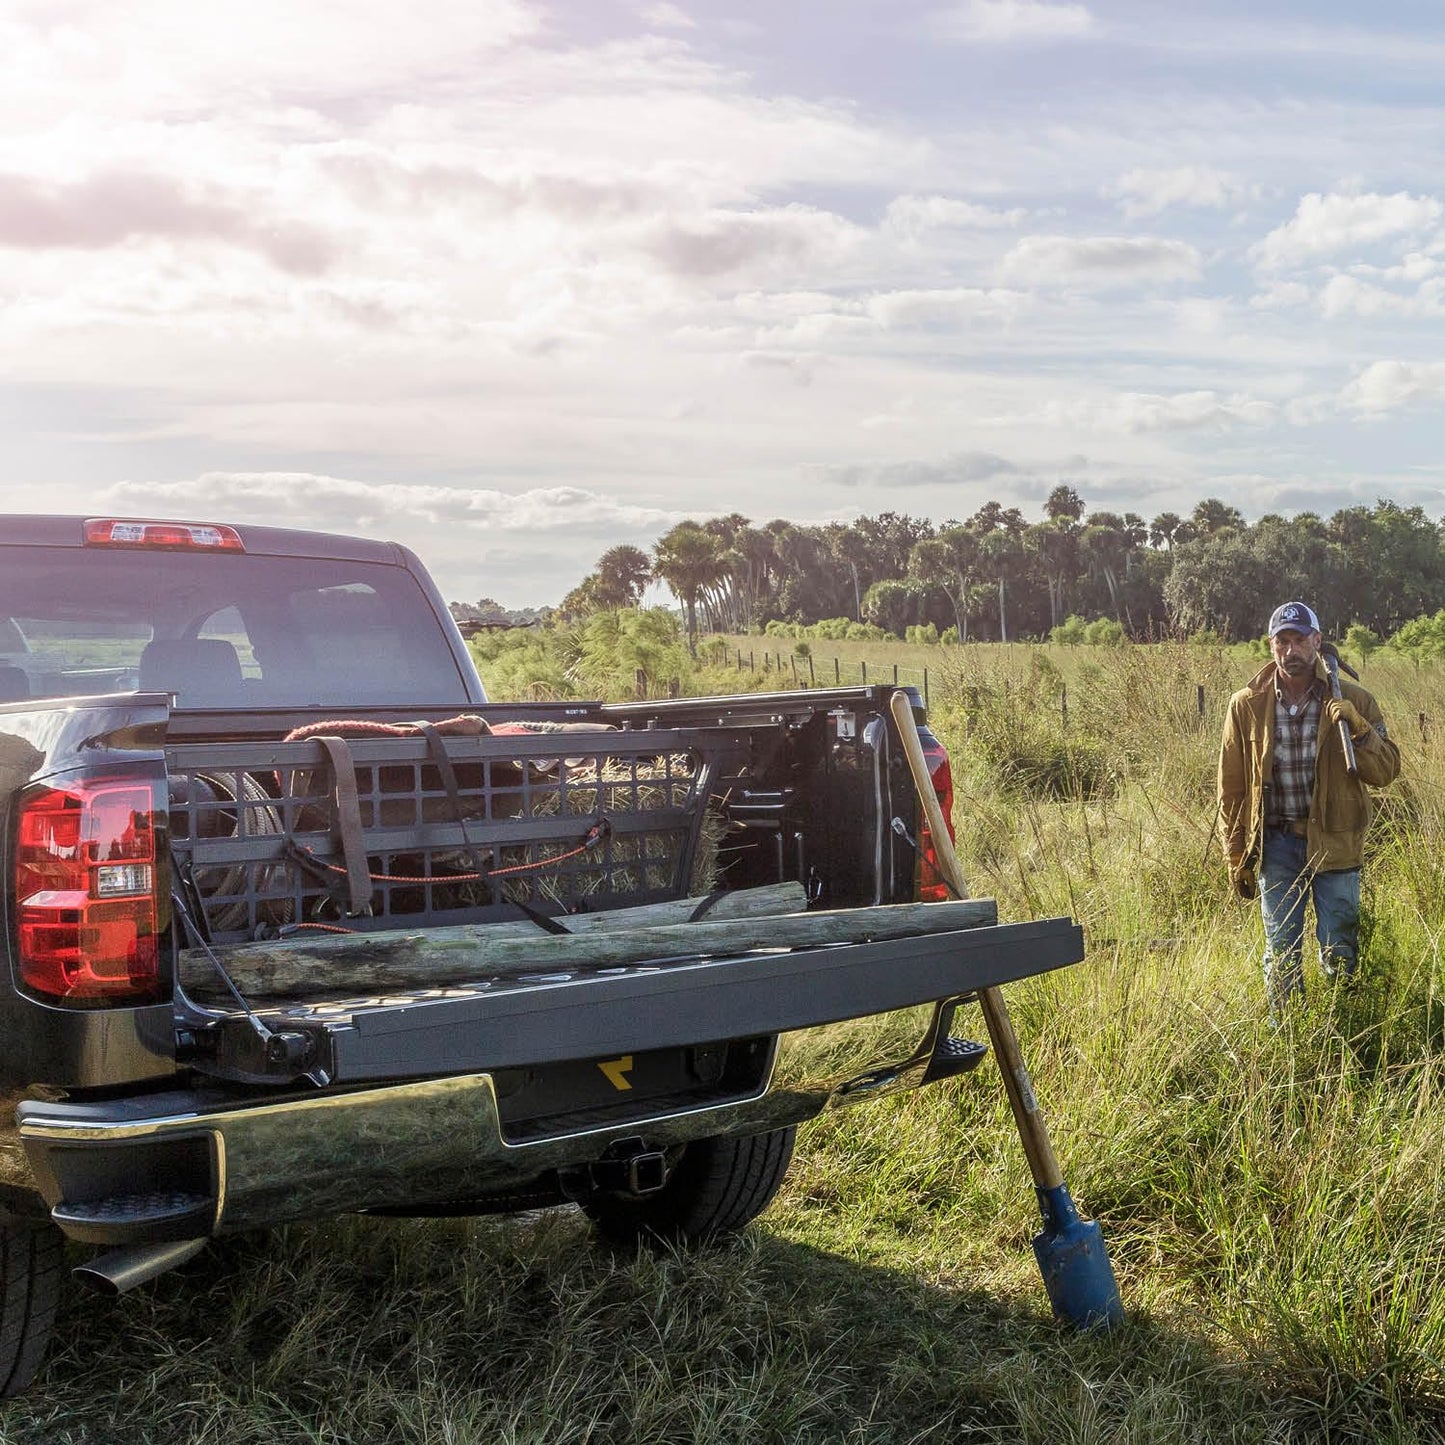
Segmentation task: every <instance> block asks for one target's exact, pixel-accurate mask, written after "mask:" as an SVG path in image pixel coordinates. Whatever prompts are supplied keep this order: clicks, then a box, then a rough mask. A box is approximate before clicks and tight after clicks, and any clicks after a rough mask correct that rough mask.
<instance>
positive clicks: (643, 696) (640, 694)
mask: <svg viewBox="0 0 1445 1445" xmlns="http://www.w3.org/2000/svg"><path fill="white" fill-rule="evenodd" d="M632 680H633V681H634V682H635V683H636V684H637V700H638V702H645V701H646V700H647V673H646V671H645V670H644V669H643V668H640V667H639V668H638V669H637V671H636V672H634V673H633V675H632Z"/></svg>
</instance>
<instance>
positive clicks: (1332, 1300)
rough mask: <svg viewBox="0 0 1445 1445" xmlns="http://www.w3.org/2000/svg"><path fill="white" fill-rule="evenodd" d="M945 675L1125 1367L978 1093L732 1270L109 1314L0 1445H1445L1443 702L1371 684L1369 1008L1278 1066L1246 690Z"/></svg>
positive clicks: (929, 1117) (417, 1283)
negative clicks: (1248, 799) (1047, 947)
mask: <svg viewBox="0 0 1445 1445" xmlns="http://www.w3.org/2000/svg"><path fill="white" fill-rule="evenodd" d="M870 646H872V645H870ZM930 651H931V652H933V655H934V656H938V655H939V653H940V652H942V650H930ZM954 651H955V652H956V653H957V654H958V656H956V657H955V658H953V659H952V665H951V666H949V667H942V666H941V671H940V680H939V681H936V682H935V684H934V701H935V727H936V728H937V729H938V730H939V731H940V733H941V734H942V735H943V736H944V737H945V739H946V740H947V741H948V742H949V744H950V746H951V747H952V749H953V753H954V759H955V764H956V775H957V784H958V800H957V805H956V813H955V816H956V820H957V823H958V827H959V839H960V847H961V852H962V857H963V863H964V867H965V870H966V871H967V873H968V875H969V877H970V881H971V883H972V885H973V888H974V891H975V892H978V893H991V894H993V895H995V896H996V897H997V898H998V900H999V906H1000V913H1001V916H1002V917H1004V918H1005V919H1010V918H1024V917H1033V916H1045V915H1051V914H1056V913H1068V914H1071V915H1073V916H1074V917H1076V918H1078V919H1079V920H1080V921H1081V922H1082V923H1083V924H1084V927H1085V930H1086V937H1087V939H1088V944H1089V956H1088V959H1087V960H1086V962H1085V963H1083V964H1081V965H1079V966H1077V967H1075V968H1071V969H1066V970H1063V971H1061V972H1059V973H1057V974H1053V975H1049V976H1047V977H1043V978H1039V979H1035V980H1031V981H1028V982H1026V983H1025V984H1022V985H1019V986H1015V987H1011V988H1010V989H1009V990H1008V997H1009V1001H1010V1005H1011V1008H1012V1012H1013V1016H1014V1020H1015V1024H1016V1026H1017V1028H1018V1031H1019V1035H1020V1039H1021V1042H1022V1046H1023V1050H1024V1055H1025V1058H1026V1059H1027V1060H1028V1061H1029V1064H1030V1067H1031V1069H1032V1071H1033V1074H1034V1081H1035V1085H1036V1087H1037V1090H1038V1092H1039V1095H1040V1097H1041V1099H1042V1101H1043V1103H1044V1107H1045V1109H1046V1112H1047V1113H1048V1115H1049V1119H1050V1125H1051V1128H1052V1131H1053V1134H1054V1138H1055V1142H1056V1145H1057V1147H1058V1150H1059V1153H1060V1155H1061V1159H1062V1162H1063V1166H1064V1173H1065V1177H1066V1178H1067V1180H1068V1182H1069V1184H1070V1186H1071V1188H1072V1190H1073V1192H1074V1194H1075V1196H1076V1198H1077V1199H1078V1200H1079V1202H1080V1204H1081V1206H1082V1207H1083V1208H1084V1209H1085V1210H1086V1211H1087V1212H1088V1213H1090V1214H1092V1215H1093V1216H1094V1217H1096V1218H1098V1219H1099V1220H1100V1221H1101V1222H1102V1224H1103V1227H1104V1231H1105V1236H1106V1239H1107V1242H1108V1246H1109V1250H1110V1253H1111V1256H1112V1259H1113V1262H1114V1265H1115V1269H1116V1272H1117V1274H1118V1278H1119V1283H1120V1287H1121V1290H1122V1292H1123V1296H1124V1300H1125V1303H1126V1305H1127V1307H1128V1309H1129V1312H1130V1323H1129V1325H1128V1326H1127V1327H1126V1328H1125V1329H1123V1330H1122V1331H1120V1332H1118V1333H1116V1334H1114V1335H1111V1336H1107V1337H1094V1336H1090V1337H1080V1336H1076V1335H1073V1334H1070V1333H1068V1332H1067V1331H1064V1330H1062V1329H1060V1328H1059V1327H1058V1326H1057V1325H1055V1324H1054V1322H1053V1321H1052V1320H1051V1319H1050V1317H1049V1313H1048V1307H1047V1302H1046V1300H1045V1297H1044V1294H1043V1290H1042V1287H1041V1284H1040V1281H1039V1277H1038V1272H1037V1269H1036V1266H1035V1264H1034V1259H1033V1254H1032V1250H1031V1248H1030V1239H1031V1236H1032V1234H1033V1233H1034V1232H1035V1230H1036V1229H1037V1227H1038V1223H1037V1221H1038V1213H1037V1206H1036V1204H1035V1201H1034V1198H1033V1193H1032V1189H1031V1188H1030V1185H1029V1181H1028V1177H1027V1172H1026V1168H1025V1165H1024V1161H1023V1156H1022V1153H1021V1151H1020V1148H1019V1145H1018V1140H1017V1136H1016V1134H1015V1132H1014V1128H1013V1124H1012V1120H1011V1118H1010V1116H1009V1113H1008V1109H1007V1105H1006V1103H1005V1100H1004V1097H1003V1092H1002V1089H1001V1088H1000V1086H999V1082H998V1078H997V1073H996V1071H995V1069H994V1066H993V1064H992V1062H986V1063H985V1064H984V1065H983V1067H982V1068H981V1069H980V1070H979V1071H978V1072H977V1073H975V1074H974V1075H972V1076H970V1077H968V1078H966V1079H963V1080H959V1081H957V1082H955V1083H951V1084H945V1085H940V1086H936V1087H933V1088H930V1089H928V1090H924V1091H921V1092H918V1093H914V1094H908V1095H901V1096H894V1097H891V1098H886V1099H882V1100H878V1101H876V1102H874V1103H871V1104H867V1105H862V1106H859V1107H857V1108H853V1109H847V1110H839V1111H836V1112H833V1113H831V1114H829V1115H828V1116H826V1117H825V1118H823V1119H820V1120H818V1121H816V1122H815V1123H813V1124H812V1125H810V1126H808V1127H807V1128H805V1129H804V1130H803V1131H802V1133H801V1135H800V1145H799V1152H798V1156H797V1159H796V1161H795V1164H794V1167H793V1170H792V1172H791V1173H790V1175H789V1179H788V1182H787V1184H786V1185H785V1188H784V1191H783V1193H782V1195H781V1196H780V1197H779V1199H778V1201H777V1202H776V1203H775V1204H774V1206H773V1207H772V1208H771V1209H770V1210H769V1211H768V1212H767V1214H765V1215H764V1216H763V1218H762V1220H760V1221H759V1223H758V1224H756V1225H755V1226H753V1227H752V1228H751V1229H750V1230H749V1231H748V1232H747V1234H746V1236H745V1237H744V1238H743V1239H742V1240H741V1241H740V1242H738V1243H737V1244H735V1245H733V1246H731V1247H727V1248H718V1249H711V1250H707V1251H703V1252H700V1253H698V1254H696V1255H693V1256H691V1257H687V1256H682V1255H678V1254H673V1253H666V1252H664V1253H661V1254H641V1255H637V1254H631V1253H621V1254H618V1253H611V1252H608V1251H606V1250H604V1249H602V1248H600V1247H599V1246H597V1245H596V1244H595V1242H594V1241H593V1240H592V1238H591V1236H590V1235H589V1233H588V1231H587V1229H586V1227H585V1224H584V1222H583V1220H582V1219H581V1218H580V1216H578V1215H577V1214H575V1213H572V1212H553V1213H551V1214H546V1215H539V1216H536V1217H534V1218H529V1219H521V1220H514V1221H496V1220H475V1221H431V1222H426V1221H405V1220H379V1219H378V1220H371V1219H344V1220H338V1221H331V1222H327V1223H321V1224H317V1225H314V1226H308V1227H304V1228H303V1227H294V1228H291V1229H289V1230H286V1231H283V1232H281V1233H280V1234H278V1235H276V1236H273V1237H271V1238H269V1239H267V1240H264V1241H254V1242H253V1241H246V1242H244V1243H238V1244H230V1245H227V1246H224V1247H222V1248H221V1249H220V1250H218V1251H215V1252H213V1253H212V1254H210V1255H206V1256H202V1257H201V1258H200V1259H198V1260H197V1261H195V1262H194V1263H193V1264H191V1265H190V1266H188V1267H187V1269H186V1270H185V1271H184V1272H182V1273H180V1274H176V1275H173V1276H169V1277H166V1278H163V1279H161V1280H159V1281H157V1282H156V1283H155V1284H153V1285H151V1286H148V1287H146V1288H144V1289H142V1290H140V1291H137V1292H136V1293H134V1294H132V1295H128V1296H125V1297H123V1298H121V1299H120V1300H117V1301H113V1302H106V1301H101V1300H99V1299H97V1298H96V1297H94V1296H88V1295H83V1294H80V1293H76V1294H74V1295H73V1296H72V1297H71V1299H70V1301H69V1302H68V1304H67V1306H66V1308H65V1313H64V1317H63V1319H62V1322H61V1326H60V1330H59V1333H58V1346H57V1349H56V1350H55V1351H54V1353H53V1355H52V1357H51V1360H50V1363H49V1365H48V1367H47V1369H46V1370H45V1372H44V1374H43V1375H42V1377H41V1379H40V1381H39V1383H38V1385H37V1387H36V1388H35V1390H34V1391H33V1392H32V1394H31V1396H30V1397H29V1398H27V1399H25V1400H22V1401H18V1402H13V1403H11V1404H9V1405H8V1406H6V1407H5V1408H4V1409H3V1412H0V1439H3V1440H4V1441H7V1442H10V1441H16V1442H19V1441H25V1442H31V1441H35V1442H39V1441H45V1442H47V1445H50V1442H82V1441H83V1442H91V1441H96V1442H99V1441H107V1442H108V1441H126V1442H128V1441H155V1442H171V1441H176V1442H179V1441H194V1442H210V1441H215V1442H221V1441H225V1442H252V1441H254V1442H263V1441H264V1442H278V1441H279V1442H290V1441H296V1442H303V1441H305V1442H352V1441H355V1442H370V1441H376V1442H382V1441H386V1442H397V1441H417V1442H422V1441H425V1442H448V1445H461V1442H494V1441H495V1442H524V1441H525V1442H533V1441H535V1442H543V1441H546V1442H553V1441H568V1442H572V1441H576V1442H584V1441H586V1442H604V1441H605V1442H633V1441H637V1442H674V1441H675V1442H679V1445H682V1442H693V1441H699V1442H739V1445H741V1442H754V1441H758V1442H771V1441H777V1442H784V1441H803V1442H820V1445H821V1442H834V1441H838V1442H858V1445H865V1442H866V1445H873V1442H879V1445H882V1442H899V1445H902V1442H919V1441H939V1442H943V1441H949V1442H952V1441H955V1440H958V1439H970V1440H982V1441H997V1442H1014V1441H1023V1442H1040V1445H1043V1442H1057V1441H1078V1442H1086V1441H1087V1442H1115V1441H1124V1442H1133V1441H1137V1442H1146V1441H1147V1442H1156V1441H1157V1442H1161V1445H1162V1442H1175V1441H1200V1442H1216V1441H1240V1442H1253V1441H1259V1442H1266V1441H1271V1442H1272V1441H1284V1440H1299V1441H1361V1442H1365V1441H1371V1442H1373V1441H1397V1442H1410V1441H1421V1442H1425V1441H1437V1440H1441V1439H1445V1363H1442V1362H1445V1279H1442V1270H1445V1264H1442V1249H1441V1240H1442V1239H1445V1147H1442V1143H1441V1124H1440V1120H1441V1117H1442V1109H1445V988H1442V975H1441V958H1440V940H1441V938H1442V937H1445V849H1442V846H1441V843H1442V832H1445V826H1442V824H1445V759H1442V757H1441V742H1440V740H1439V737H1438V735H1437V733H1436V732H1435V731H1434V730H1433V728H1432V726H1431V724H1430V723H1429V722H1428V721H1427V729H1426V734H1425V735H1424V736H1422V734H1421V730H1420V727H1419V724H1418V714H1419V713H1420V712H1425V713H1426V714H1427V719H1431V718H1439V719H1440V720H1441V723H1442V727H1441V729H1440V730H1441V731H1442V732H1445V669H1439V670H1431V669H1426V670H1422V671H1417V670H1416V669H1415V668H1414V667H1413V665H1410V664H1408V663H1406V664H1401V663H1399V662H1398V661H1397V662H1394V663H1390V662H1387V661H1384V660H1379V661H1377V662H1374V663H1372V665H1371V667H1370V668H1369V670H1368V672H1367V674H1366V678H1365V680H1366V683H1367V684H1368V685H1370V686H1371V687H1372V688H1374V689H1375V690H1376V691H1377V695H1378V696H1379V697H1380V699H1381V702H1382V704H1383V706H1384V708H1385V712H1386V716H1387V718H1388V719H1389V720H1390V721H1391V723H1392V725H1393V726H1394V729H1395V731H1396V733H1397V735H1398V736H1399V738H1400V739H1401V742H1402V746H1403V747H1404V750H1405V777H1404V778H1402V780H1401V783H1400V784H1399V785H1397V788H1396V789H1394V790H1392V792H1391V793H1390V794H1389V795H1387V802H1386V806H1385V807H1384V808H1383V809H1382V812H1381V817H1380V819H1379V821H1378V823H1377V827H1376V831H1375V834H1374V837H1373V845H1372V855H1371V858H1370V861H1369V865H1368V868H1367V874H1366V880H1367V882H1366V890H1365V902H1366V910H1367V918H1366V923H1367V927H1366V944H1365V954H1364V977H1363V979H1362V980H1361V982H1360V984H1359V985H1358V986H1357V987H1356V988H1355V989H1354V990H1353V991H1350V992H1341V993H1336V992H1334V991H1331V990H1328V989H1326V988H1325V987H1323V986H1322V984H1321V981H1320V980H1319V977H1318V974H1317V972H1312V973H1311V975H1310V980H1309V981H1310V986H1311V993H1310V997H1309V999H1308V1001H1307V1004H1306V1007H1305V1008H1304V1009H1303V1010H1301V1011H1300V1012H1298V1013H1297V1014H1296V1015H1295V1016H1294V1017H1292V1018H1291V1019H1290V1020H1289V1021H1288V1023H1287V1024H1286V1026H1285V1027H1283V1028H1281V1029H1278V1030H1276V1029H1273V1028H1271V1027H1270V1026H1269V1024H1268V1022H1267V1021H1266V1018H1265V1016H1264V1007H1263V991H1262V985H1261V982H1260V979H1259V976H1258V975H1259V968H1258V954H1259V949H1260V944H1261V939H1260V928H1259V922H1258V917H1257V914H1256V912H1255V911H1254V910H1253V909H1252V908H1249V907H1246V906H1245V905H1243V904H1240V903H1237V902H1234V901H1232V900H1231V899H1230V898H1229V896H1228V892H1227V889H1226V886H1225V879H1224V874H1223V869H1222V866H1221V865H1220V863H1219V861H1218V859H1217V857H1216V851H1215V849H1214V847H1213V844H1212V842H1211V839H1210V825H1211V821H1212V809H1213V795H1212V772H1213V761H1214V751H1215V747H1216V745H1217V737H1218V728H1219V720H1220V716H1221V714H1222V709H1223V705H1224V700H1225V698H1226V696H1227V693H1228V690H1229V688H1230V687H1231V686H1233V685H1235V684H1237V683H1238V682H1239V681H1241V680H1242V679H1243V677H1244V676H1246V675H1247V673H1248V672H1249V671H1251V670H1252V667H1253V662H1252V660H1251V659H1249V658H1248V657H1245V656H1242V655H1237V654H1236V655H1233V656H1225V655H1220V654H1217V653H1205V652H1195V651H1190V650H1188V649H1183V648H1168V647H1164V648H1147V649H1146V648H1127V649H1100V650H1098V651H1097V653H1092V654H1090V653H1089V650H1086V649H1080V650H1078V651H1077V652H1076V653H1067V654H1066V653H1065V652H1061V651H1053V652H1050V653H1045V652H1044V651H1043V650H1042V649H1040V650H1036V651H1034V652H1030V651H1029V650H1028V649H1025V648H1016V649H1012V650H1010V653H1009V654H1005V653H1004V652H1003V650H1002V649H993V650H992V651H990V650H989V649H987V648H977V649H974V648H971V649H956V650H954ZM943 655H944V656H947V654H946V653H944V654H943ZM1040 658H1044V659H1046V660H1047V661H1048V665H1049V667H1052V668H1054V669H1056V672H1057V676H1056V675H1055V673H1051V672H1049V671H1048V668H1046V667H1044V666H1043V665H1042V664H1041V663H1040V662H1039V661H1038V659H1040ZM1059 678H1065V679H1067V682H1068V687H1069V697H1070V721H1069V727H1068V730H1067V733H1066V732H1065V730H1064V729H1063V727H1062V723H1061V719H1060V718H1059V716H1058V714H1057V712H1056V711H1055V709H1054V708H1053V707H1052V706H1051V705H1048V704H1049V699H1050V698H1051V697H1053V696H1056V683H1057V681H1058V679H1059ZM1005 681H1007V682H1008V684H1009V686H1008V688H1007V689H1005V688H1004V686H1003V684H1004V682H1005ZM1198 682H1204V683H1205V684H1206V700H1207V715H1206V717H1205V718H1204V719H1202V720H1201V719H1199V717H1198V716H1197V713H1196V712H1195V693H1194V687H1195V686H1196V684H1197V683H1198ZM1011 738H1013V739H1016V742H1017V750H1018V751H1019V752H1020V753H1026V752H1029V750H1032V749H1037V748H1040V747H1042V746H1043V745H1044V744H1048V743H1050V742H1052V743H1053V744H1057V745H1058V746H1060V747H1063V746H1065V745H1066V744H1067V745H1069V746H1072V745H1073V744H1074V742H1075V741H1079V742H1085V741H1086V742H1088V744H1089V745H1090V746H1091V747H1095V748H1097V749H1099V750H1101V751H1102V754H1103V756H1104V758H1105V760H1106V762H1107V767H1108V776H1109V779H1110V782H1109V786H1108V787H1107V788H1105V789H1102V790H1093V791H1091V790H1088V789H1082V788H1081V789H1078V790H1076V791H1075V792H1073V793H1071V792H1070V791H1069V790H1068V788H1067V787H1055V786H1053V785H1052V784H1047V783H1046V782H1044V781H1042V780H1040V779H1039V778H1034V779H1033V780H1032V781H1031V780H1030V778H1029V777H1028V776H1021V775H1020V772H1019V770H1018V769H1016V768H1014V769H1011V768H1010V763H1011V762H1012V761H1016V759H1015V758H1014V757H1013V755H1012V754H1011V753H1010V750H1009V740H1010V739H1011ZM1030 755H1032V754H1031V753H1030ZM974 1023H975V1025H976V1027H977V1029H978V1030H980V1031H981V1029H982V1022H981V1020H977V1019H975V1020H974Z"/></svg>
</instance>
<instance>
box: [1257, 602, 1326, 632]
mask: <svg viewBox="0 0 1445 1445" xmlns="http://www.w3.org/2000/svg"><path fill="white" fill-rule="evenodd" d="M1319 630H1320V620H1319V618H1318V617H1316V616H1315V610H1314V608H1313V607H1307V606H1306V605H1305V604H1304V603H1303V602H1284V603H1281V604H1280V605H1279V606H1278V607H1276V608H1275V609H1274V611H1273V613H1271V614H1270V619H1269V635H1270V636H1271V637H1273V636H1275V635H1276V634H1277V633H1280V632H1318V631H1319Z"/></svg>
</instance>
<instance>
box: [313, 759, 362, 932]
mask: <svg viewBox="0 0 1445 1445" xmlns="http://www.w3.org/2000/svg"><path fill="white" fill-rule="evenodd" d="M316 741H317V742H318V743H320V744H321V746H322V747H323V748H324V749H325V751H326V756H327V758H328V759H330V762H331V774H332V777H333V778H334V779H335V780H336V829H337V832H338V833H339V834H340V836H341V854H342V857H343V858H344V859H345V860H346V886H347V890H348V892H349V893H350V902H349V904H348V906H347V909H346V915H347V917H348V918H359V917H361V916H363V915H365V914H369V913H370V912H371V870H370V869H369V868H368V867H367V863H366V840H365V839H364V838H363V837H362V834H361V804H360V802H359V801H358V798H357V792H356V765H355V763H354V762H353V761H352V757H351V749H350V748H349V747H347V745H346V739H345V738H335V737H320V738H317V739H316Z"/></svg>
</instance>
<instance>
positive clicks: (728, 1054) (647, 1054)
mask: <svg viewBox="0 0 1445 1445" xmlns="http://www.w3.org/2000/svg"><path fill="white" fill-rule="evenodd" d="M772 1042H773V1041H772V1039H771V1038H769V1037H761V1038H751V1039H733V1040H730V1041H728V1042H725V1043H713V1044H693V1045H688V1046H686V1047H683V1048H670V1049H651V1050H643V1051H634V1052H632V1053H627V1054H618V1055H614V1056H613V1057H611V1058H604V1059H584V1060H575V1061H569V1062H566V1063H560V1064H543V1065H539V1066H537V1067H535V1068H523V1069H499V1070H497V1071H496V1072H495V1073H494V1074H493V1081H494V1083H495V1086H496V1091H497V1112H498V1115H499V1117H500V1121H501V1126H502V1137H503V1138H504V1139H506V1140H507V1142H508V1143H513V1144H516V1143H531V1142H534V1141H535V1140H537V1139H542V1138H548V1137H551V1136H554V1135H560V1134H571V1133H576V1132H578V1131H579V1130H584V1129H590V1128H598V1127H602V1126H606V1125H609V1124H615V1123H623V1122H632V1121H634V1120H641V1119H654V1118H658V1117H661V1116H664V1115H667V1114H675V1113H682V1112H685V1111H687V1110H690V1109H697V1108H701V1107H704V1106H706V1105H709V1104H720V1103H727V1102H732V1101H734V1100H737V1099H747V1098H752V1097H753V1096H754V1095H756V1094H757V1093H758V1092H759V1091H760V1090H761V1089H762V1087H763V1083H764V1080H765V1079H766V1078H767V1068H768V1062H769V1059H770V1058H771V1055H772Z"/></svg>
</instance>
